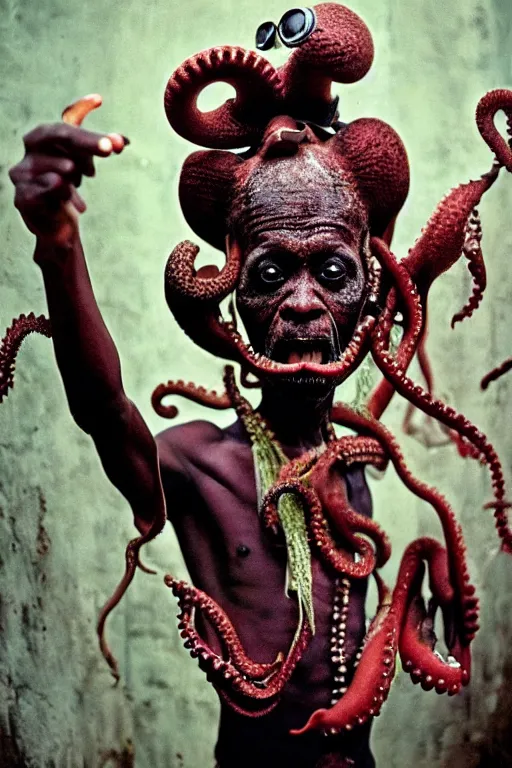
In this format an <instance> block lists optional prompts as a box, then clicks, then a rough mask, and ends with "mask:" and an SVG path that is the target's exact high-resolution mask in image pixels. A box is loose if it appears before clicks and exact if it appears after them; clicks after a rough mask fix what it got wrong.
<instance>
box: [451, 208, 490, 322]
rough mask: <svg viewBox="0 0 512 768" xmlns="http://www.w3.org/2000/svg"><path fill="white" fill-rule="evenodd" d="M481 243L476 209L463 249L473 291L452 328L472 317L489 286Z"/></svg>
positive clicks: (457, 314)
mask: <svg viewBox="0 0 512 768" xmlns="http://www.w3.org/2000/svg"><path fill="white" fill-rule="evenodd" d="M481 242H482V223H481V221H480V216H479V214H478V210H477V209H476V208H475V210H474V211H473V212H472V214H471V216H470V217H469V220H468V223H467V229H466V237H465V240H464V247H463V249H462V250H463V253H464V256H465V257H466V259H467V260H468V269H469V271H470V273H471V276H472V278H473V291H472V294H471V296H470V297H469V299H468V301H467V303H466V304H465V305H464V306H463V307H462V309H461V310H460V311H459V312H457V313H456V314H455V315H454V316H453V317H452V323H451V325H452V328H453V327H454V326H455V324H456V323H460V322H461V321H462V320H464V318H465V317H471V315H472V314H473V312H474V311H475V310H476V309H478V307H479V306H480V302H481V301H482V298H483V293H484V291H485V287H486V285H487V275H486V271H485V262H484V258H483V255H482V246H481Z"/></svg>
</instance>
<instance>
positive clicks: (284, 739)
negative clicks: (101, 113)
mask: <svg viewBox="0 0 512 768" xmlns="http://www.w3.org/2000/svg"><path fill="white" fill-rule="evenodd" d="M105 138H106V139H107V142H105V141H104V140H105ZM102 139H103V141H102ZM25 147H26V154H25V157H24V159H23V160H22V161H21V162H20V163H19V164H18V165H16V166H14V168H13V169H12V170H11V173H10V175H11V179H12V181H13V183H14V185H15V187H16V196H15V204H16V207H17V208H18V210H19V211H20V213H21V215H22V217H23V219H24V221H25V223H26V225H27V227H28V228H29V229H30V231H31V232H33V233H34V234H35V235H36V238H37V242H36V250H35V256H34V258H35V261H36V263H37V264H38V265H39V266H40V268H41V270H42V273H43V279H44V283H45V289H46V294H47V301H48V308H49V313H50V319H51V323H52V331H53V341H54V347H55V354H56V358H57V362H58V365H59V369H60V372H61V375H62V378H63V382H64V386H65V389H66V394H67V398H68V402H69V406H70V409H71V412H72V414H73V416H74V418H75V420H76V422H77V424H78V425H79V426H80V427H81V428H82V429H83V430H85V431H86V432H87V433H89V434H90V435H91V437H92V438H93V440H94V443H95V445H96V448H97V450H98V453H99V456H100V458H101V461H102V463H103V466H104V469H105V471H106V473H107V475H108V477H109V479H110V480H111V481H112V482H113V483H114V485H115V486H116V487H117V488H118V489H119V490H120V491H121V493H122V494H123V495H124V496H125V497H126V498H127V500H128V501H129V503H130V505H131V507H132V510H133V513H134V516H135V521H136V525H137V527H138V528H139V530H141V531H145V530H147V528H148V526H149V525H150V524H151V520H150V519H148V510H151V509H155V507H158V506H159V505H160V504H161V501H160V488H159V479H158V467H159V468H160V472H161V477H162V483H163V488H164V493H165V497H166V500H167V511H168V516H169V519H170V520H171V522H172V524H173V525H174V527H175V530H176V533H177V535H178V539H179V543H180V546H181V550H182V553H183V556H184V558H185V562H186V565H187V567H188V569H189V572H190V575H191V578H192V581H193V583H194V584H195V585H196V586H197V587H199V588H201V589H203V590H205V591H206V592H207V593H208V594H210V595H211V596H212V597H213V598H214V599H215V600H216V601H217V602H218V603H219V604H220V605H221V607H222V608H224V610H225V611H226V612H227V614H228V615H229V616H230V618H231V620H232V621H233V623H234V625H235V627H236V628H237V631H238V633H239V636H240V638H241V641H242V643H243V645H244V648H245V650H246V651H247V653H248V655H249V656H250V657H252V658H254V659H255V660H258V661H273V660H274V659H275V657H276V655H277V654H278V652H280V651H284V652H286V650H287V649H288V647H289V645H290V642H291V640H292V637H293V635H294V632H295V629H296V626H297V619H298V612H297V604H296V601H295V600H294V599H293V597H292V598H291V599H290V598H288V597H287V596H286V595H285V592H284V584H285V569H286V550H285V548H284V546H283V545H282V544H280V543H279V542H278V543H276V542H275V541H273V540H272V539H270V538H269V537H268V535H267V534H266V533H265V532H264V531H263V528H262V526H261V524H260V521H259V517H258V512H257V500H256V487H255V481H254V466H253V459H252V453H251V448H250V443H249V440H248V438H247V436H246V434H245V431H244V429H243V425H242V424H241V423H240V422H238V421H237V422H236V423H235V424H233V425H232V426H231V427H229V428H228V429H225V430H221V429H219V428H217V427H216V426H214V425H213V424H210V423H208V422H192V423H190V424H185V425H182V426H180V427H174V428H172V429H168V430H166V431H164V432H162V433H161V434H160V435H158V436H157V437H156V438H153V436H152V435H151V433H150V431H149V429H148V427H147V425H146V424H145V422H144V420H143V418H142V416H141V414H140V412H139V411H138V409H137V408H136V406H135V405H134V404H133V403H132V402H131V401H130V400H129V399H128V398H127V396H126V394H125V392H124V388H123V384H122V379H121V371H120V364H119V357H118V354H117V350H116V348H115V345H114V342H113V340H112V338H111V336H110V334H109V332H108V330H107V328H106V326H105V324H104V322H103V319H102V317H101V314H100V311H99V309H98V306H97V304H96V300H95V297H94V294H93V290H92V286H91V283H90V280H89V276H88V271H87V266H86V262H85V258H84V254H83V250H82V246H81V242H80V236H79V230H78V214H79V213H81V212H82V211H83V210H84V204H83V202H82V201H81V199H80V198H79V197H78V196H77V193H76V187H78V186H79V185H80V182H81V179H82V176H83V175H87V176H92V175H93V174H94V166H93V160H94V158H95V157H106V156H108V155H110V154H112V152H121V151H122V150H123V147H124V141H123V139H122V137H121V136H119V135H118V134H108V136H107V135H103V134H95V133H92V132H90V131H86V130H84V129H82V128H78V127H73V126H67V125H63V124H61V123H59V124H55V125H50V126H41V127H39V128H36V129H35V130H34V131H32V132H31V133H30V134H28V135H27V136H26V137H25ZM296 208H297V201H295V209H296ZM304 216H305V217H307V222H308V227H307V228H306V231H305V230H304V228H302V229H299V230H297V229H294V230H292V229H286V225H283V227H282V228H280V229H276V228H274V229H273V231H270V232H266V233H263V234H259V235H258V236H257V237H256V238H255V240H254V241H252V242H251V241H250V239H249V240H248V241H247V242H246V243H245V244H244V246H243V250H244V267H243V272H242V276H241V280H240V286H239V290H238V294H237V305H238V309H239V312H240V314H241V316H242V319H243V321H244V323H245V325H246V328H247V331H248V334H249V337H250V339H251V342H252V343H253V345H254V347H255V349H256V350H258V349H259V350H261V351H265V352H266V353H267V354H270V355H271V356H272V355H274V356H275V357H276V359H277V358H278V357H279V358H281V359H284V360H285V361H286V360H288V359H289V358H290V355H291V356H299V357H300V358H301V359H303V360H304V359H306V360H307V359H314V358H315V356H316V357H318V356H319V355H321V356H322V359H324V360H326V359H335V357H336V356H338V355H339V353H340V352H341V351H342V350H343V348H344V347H345V346H346V344H347V342H348V340H349V339H350V335H351V332H352V331H353V329H354V327H355V325H356V323H357V319H358V317H359V314H360V311H361V307H362V304H363V301H364V283H365V273H364V267H363V261H362V258H361V243H362V242H363V239H364V234H365V233H364V231H363V230H362V228H361V226H360V225H358V224H356V223H355V222H354V221H352V220H348V221H347V222H345V223H343V217H338V218H337V219H336V220H335V219H334V218H333V217H331V219H332V224H330V223H329V220H327V221H326V217H325V216H324V218H323V221H322V227H321V228H318V227H315V225H314V224H315V222H314V221H312V218H311V215H310V214H309V213H308V211H304ZM295 218H297V217H295ZM286 219H287V217H286V211H283V221H286ZM340 222H341V223H340ZM258 226H259V230H261V222H258ZM232 236H234V237H236V233H233V235H232ZM292 359H296V357H295V358H293V357H292ZM332 397H333V390H332V387H331V385H327V383H326V382H325V381H324V380H322V379H321V378H318V377H317V378H316V379H314V380H312V379H311V378H308V377H307V376H301V377H299V378H296V379H294V380H289V381H286V382H281V383H280V384H279V385H275V384H273V385H272V386H270V385H266V386H264V387H263V396H262V402H261V406H260V411H261V413H262V414H263V415H264V416H265V418H266V419H267V421H268V422H269V424H270V425H271V426H272V429H273V430H274V432H275V434H276V436H277V438H278V440H279V441H280V443H281V444H282V446H283V448H284V451H285V453H286V455H287V456H288V457H290V458H293V457H296V456H299V455H300V454H301V453H302V452H303V451H304V450H307V449H309V448H311V447H313V446H320V445H321V444H322V442H323V441H324V438H325V430H324V427H325V425H326V423H327V415H328V410H329V407H330V405H331V403H332ZM344 481H345V482H346V484H347V491H348V494H349V498H350V500H351V503H352V505H353V506H354V507H355V508H356V509H357V510H359V511H360V512H362V513H363V514H366V515H370V514H371V501H370V496H369V492H368V489H367V486H366V482H365V480H364V475H363V470H362V468H361V467H357V466H355V467H352V468H351V470H350V472H348V473H347V474H346V476H345V478H344ZM334 580H335V576H334V574H333V573H331V572H330V571H328V570H327V569H326V567H324V565H322V564H321V563H320V562H319V561H318V560H317V559H315V558H313V584H314V605H315V619H316V626H317V631H316V634H315V636H314V638H313V640H312V642H311V644H310V646H309V647H308V649H307V651H306V653H305V654H304V656H303V658H302V660H301V661H300V663H299V665H298V666H297V669H296V671H295V673H294V675H293V677H292V679H291V680H290V682H289V684H288V685H287V686H286V687H285V689H284V692H283V696H282V700H281V702H280V704H279V705H278V707H277V708H276V709H275V710H274V711H273V712H272V713H271V714H269V715H267V716H265V717H262V718H246V717H241V716H240V715H237V714H235V713H234V712H233V711H232V710H231V709H229V708H228V707H226V705H224V704H223V705H222V711H221V725H220V733H219V741H218V744H217V749H216V757H217V759H218V761H219V765H220V766H221V768H228V767H229V766H241V765H244V766H252V765H254V766H262V765H265V766H269V767H270V768H272V766H278V765H280V766H281V765H284V764H290V765H292V764H293V765H294V766H300V767H302V766H304V768H306V766H308V767H311V768H313V766H315V765H317V764H318V761H319V760H320V759H321V756H322V755H325V754H328V753H337V754H342V755H344V756H346V757H351V758H352V759H353V760H355V763H354V764H355V765H359V766H370V765H373V761H372V758H371V757H370V756H369V753H368V751H367V744H368V729H367V728H365V729H364V731H358V730H357V729H356V730H355V731H354V732H352V733H351V734H349V735H345V736H339V737H332V736H331V737H328V738H325V737H324V736H323V735H322V734H319V733H313V734H306V735H305V736H301V737H292V736H289V735H288V731H289V729H290V728H299V727H301V726H302V725H303V724H304V723H305V722H306V720H307V718H308V717H309V715H310V714H311V712H313V711H314V710H315V709H317V708H319V707H325V706H329V701H330V696H331V694H330V692H331V689H332V685H333V669H332V665H331V662H330V654H329V637H330V630H331V617H332V603H333V585H334ZM365 593H366V583H365V582H364V581H363V582H358V583H356V582H354V583H353V585H352V588H351V602H350V612H349V621H348V627H347V630H348V631H347V641H346V652H347V656H348V658H349V660H352V661H353V659H354V656H355V654H356V652H357V649H358V647H359V645H360V643H361V641H362V638H363V636H364V631H365V630H364V600H365ZM199 628H200V631H201V632H202V633H203V634H204V635H205V638H206V639H207V641H208V643H209V644H210V645H211V646H212V647H213V648H214V649H217V648H218V641H217V639H216V636H215V634H214V632H213V631H212V630H211V628H210V627H209V626H208V625H204V626H203V625H201V626H200V627H199Z"/></svg>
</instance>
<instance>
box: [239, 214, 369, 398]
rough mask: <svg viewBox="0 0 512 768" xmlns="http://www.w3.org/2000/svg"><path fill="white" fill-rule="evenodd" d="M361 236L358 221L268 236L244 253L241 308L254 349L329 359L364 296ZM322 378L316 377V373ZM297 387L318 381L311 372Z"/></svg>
mask: <svg viewBox="0 0 512 768" xmlns="http://www.w3.org/2000/svg"><path fill="white" fill-rule="evenodd" d="M363 240H364V233H363V232H362V230H361V227H360V226H358V225H356V224H355V223H354V222H353V223H351V224H349V223H347V225H346V226H343V225H342V224H341V222H340V221H338V222H337V224H336V227H332V228H329V227H326V228H325V229H322V230H320V231H319V230H317V229H313V231H309V232H308V231H306V232H303V233H301V234H297V233H294V232H292V231H286V230H284V231H283V230H281V231H280V230H278V231H270V232H267V233H265V234H264V235H262V236H261V237H260V238H259V242H258V244H257V245H256V246H255V247H253V248H251V249H250V250H249V252H247V253H245V254H244V266H243V269H242V274H241V279H240V282H239V287H238V291H237V307H238V311H239V313H240V316H241V318H242V321H243V323H244V325H245V328H246V330H247V333H248V336H249V340H250V342H251V344H252V346H253V347H254V350H255V351H256V352H260V353H262V354H264V355H265V356H266V357H269V358H271V359H272V360H276V361H278V362H281V363H297V362H313V363H328V362H334V361H336V360H338V359H339V357H340V355H341V353H342V352H343V350H344V349H345V348H346V346H347V344H348V343H349V341H350V339H351V336H352V334H353V332H354V329H355V326H356V324H357V321H358V319H359V315H360V312H361V308H362V304H363V301H364V298H365V283H366V273H365V266H364V260H363V257H362V251H363ZM317 378H318V377H317ZM288 383H295V384H309V385H312V384H316V385H319V384H321V382H320V381H315V382H313V381H309V379H308V377H307V376H304V375H301V376H296V377H294V381H293V382H288Z"/></svg>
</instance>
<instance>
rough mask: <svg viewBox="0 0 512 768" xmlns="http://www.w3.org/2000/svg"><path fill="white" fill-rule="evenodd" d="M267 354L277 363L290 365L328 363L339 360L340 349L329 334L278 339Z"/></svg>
mask: <svg viewBox="0 0 512 768" xmlns="http://www.w3.org/2000/svg"><path fill="white" fill-rule="evenodd" d="M266 355H267V357H269V358H270V359H271V360H275V362H276V363H285V364H288V365H293V364H295V363H314V364H317V365H326V364H327V363H334V362H336V361H337V360H339V351H338V350H336V348H335V345H334V342H333V341H332V339H331V338H329V337H327V336H325V337H323V338H317V339H310V338H308V339H301V338H296V339H278V340H277V341H276V342H275V344H273V345H272V347H271V348H270V349H268V350H267V351H266Z"/></svg>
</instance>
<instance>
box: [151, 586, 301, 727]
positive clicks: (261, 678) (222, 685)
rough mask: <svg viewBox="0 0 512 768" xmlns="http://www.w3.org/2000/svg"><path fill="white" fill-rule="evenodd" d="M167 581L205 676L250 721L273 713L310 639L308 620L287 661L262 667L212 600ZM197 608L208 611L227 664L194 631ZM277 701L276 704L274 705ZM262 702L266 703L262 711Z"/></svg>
mask: <svg viewBox="0 0 512 768" xmlns="http://www.w3.org/2000/svg"><path fill="white" fill-rule="evenodd" d="M164 581H165V583H166V584H167V586H168V587H170V588H171V589H172V590H173V592H174V594H176V595H177V596H178V599H179V604H180V609H181V614H180V617H179V619H180V624H179V627H180V630H181V632H180V633H181V636H182V637H183V638H184V640H185V647H186V648H188V649H189V652H190V655H191V656H192V657H194V658H197V659H198V662H199V666H200V667H201V669H203V670H204V671H205V672H206V674H207V677H208V679H209V680H210V681H211V682H212V683H213V684H214V685H215V687H216V689H217V690H218V692H219V693H220V694H221V695H224V696H225V697H226V698H227V699H228V700H229V701H230V703H231V702H232V703H233V705H235V706H236V707H237V711H240V712H241V713H243V714H245V715H247V716H250V717H260V716H262V715H263V714H264V713H265V712H268V711H270V710H271V709H273V707H274V706H275V705H276V704H277V702H278V697H279V695H280V694H281V692H282V690H283V688H284V686H285V685H286V683H287V682H288V680H289V679H290V677H291V675H292V674H293V671H294V669H295V667H296V666H297V664H298V662H299V661H300V658H301V656H302V654H303V653H304V651H305V649H306V647H307V645H308V643H309V641H310V639H311V630H310V628H309V625H308V622H307V620H305V621H304V622H303V624H302V627H301V630H300V632H299V634H298V636H297V637H296V638H295V639H294V641H293V642H292V644H291V646H290V649H289V651H288V654H287V656H286V658H283V657H282V655H281V654H280V655H279V656H278V658H277V659H276V661H275V662H273V663H271V664H260V663H258V662H253V661H252V660H251V659H249V658H248V657H247V656H246V654H245V652H244V650H243V648H242V646H241V644H240V641H239V639H238V637H237V636H236V633H235V631H234V629H233V627H232V625H231V622H230V621H229V619H228V618H227V616H226V615H225V614H224V612H223V611H222V610H221V609H220V608H219V607H218V606H217V605H216V603H215V602H214V601H213V600H211V598H208V597H207V596H206V595H204V593H202V592H201V591H200V590H196V589H195V588H194V587H191V586H188V585H186V584H184V583H183V582H178V581H176V580H175V579H174V578H173V577H172V576H170V575H167V576H166V577H165V579H164ZM204 598H206V602H205V600H204ZM195 604H198V605H200V607H201V608H202V609H205V608H206V609H207V610H208V611H209V613H208V618H209V619H210V620H213V622H214V625H215V626H216V628H217V629H218V630H219V634H220V636H221V640H222V642H223V645H224V647H225V649H226V650H227V652H228V655H229V656H230V658H229V659H228V660H226V659H224V658H222V657H220V656H219V655H218V654H216V653H214V652H213V651H212V649H211V648H210V647H209V646H208V645H207V644H206V643H205V642H204V640H202V638H201V637H200V635H199V634H198V632H197V630H196V629H195V627H194V619H193V609H194V605H195ZM231 654H233V658H231ZM235 659H236V663H235ZM274 699H275V700H276V701H273V700H274ZM269 701H270V706H269V704H268V702H269ZM260 702H262V703H263V708H262V707H261V705H260Z"/></svg>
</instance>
